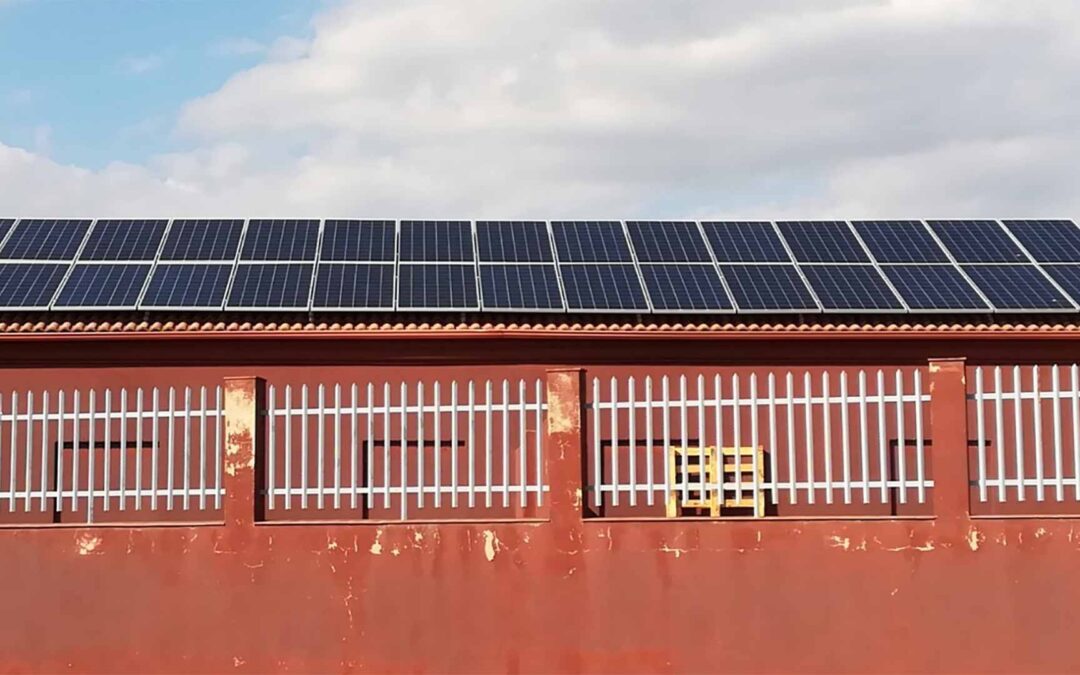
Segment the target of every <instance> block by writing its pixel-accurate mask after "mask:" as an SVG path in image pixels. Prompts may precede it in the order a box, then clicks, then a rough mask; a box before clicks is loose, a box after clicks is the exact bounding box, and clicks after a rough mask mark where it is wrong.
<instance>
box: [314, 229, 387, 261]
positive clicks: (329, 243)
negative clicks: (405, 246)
mask: <svg viewBox="0 0 1080 675" xmlns="http://www.w3.org/2000/svg"><path fill="white" fill-rule="evenodd" d="M396 236H397V235H396V232H395V228H394V221H392V220H328V221H326V222H325V223H324V224H323V238H322V253H321V254H320V260H331V261H346V262H376V261H384V262H393V261H394V240H395V238H396Z"/></svg>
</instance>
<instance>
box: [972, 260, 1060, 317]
mask: <svg viewBox="0 0 1080 675" xmlns="http://www.w3.org/2000/svg"><path fill="white" fill-rule="evenodd" d="M964 271H965V272H967V274H968V276H969V277H971V280H972V281H974V282H975V285H976V286H978V287H979V290H980V291H982V292H983V294H984V295H985V296H986V297H987V298H988V299H989V300H990V302H991V303H992V304H993V305H994V307H996V308H997V309H999V310H1010V309H1013V310H1054V309H1071V308H1072V304H1071V303H1069V301H1068V300H1067V299H1066V298H1065V296H1063V295H1062V294H1061V293H1059V292H1058V290H1057V289H1056V288H1054V286H1053V284H1051V283H1050V282H1049V281H1048V280H1047V279H1046V277H1044V276H1043V275H1042V274H1041V273H1040V272H1039V270H1038V268H1036V267H1035V266H1033V265H965V266H964Z"/></svg>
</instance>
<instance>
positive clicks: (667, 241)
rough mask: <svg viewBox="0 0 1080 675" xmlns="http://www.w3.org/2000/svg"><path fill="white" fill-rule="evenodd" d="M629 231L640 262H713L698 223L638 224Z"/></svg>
mask: <svg viewBox="0 0 1080 675" xmlns="http://www.w3.org/2000/svg"><path fill="white" fill-rule="evenodd" d="M626 229H627V230H628V231H629V232H630V241H631V242H632V243H633V245H634V253H635V254H637V259H638V262H642V263H663V262H700V263H708V262H712V258H711V257H710V256H709V251H708V249H706V248H705V241H704V240H703V239H702V238H701V231H700V230H698V226H697V223H687V222H671V221H655V220H637V221H630V222H628V223H626Z"/></svg>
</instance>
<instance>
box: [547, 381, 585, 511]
mask: <svg viewBox="0 0 1080 675" xmlns="http://www.w3.org/2000/svg"><path fill="white" fill-rule="evenodd" d="M584 388H585V371H584V370H583V369H581V368H549V369H548V370H547V404H548V415H547V439H546V443H545V448H544V457H545V462H544V472H545V476H544V478H545V482H546V483H547V485H549V486H550V490H551V493H550V499H548V500H547V501H546V502H545V503H546V505H547V509H546V511H547V513H548V516H549V518H550V519H551V521H552V524H554V525H559V526H564V527H570V528H574V527H575V526H576V528H577V530H578V531H579V532H580V526H581V520H582V513H583V508H584V499H585V496H584V482H585V480H584V478H585V467H584V463H583V459H584V456H585V452H584V445H585V443H584V440H585V436H584V428H583V424H582V411H583V405H582V401H583V400H584V397H583V392H584Z"/></svg>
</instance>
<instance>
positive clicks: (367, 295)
mask: <svg viewBox="0 0 1080 675" xmlns="http://www.w3.org/2000/svg"><path fill="white" fill-rule="evenodd" d="M312 307H313V308H315V309H337V308H340V309H393V308H394V266H393V265H392V264H385V263H380V264H360V265H353V264H334V263H323V264H321V265H319V270H318V272H317V273H316V278H315V296H314V300H313V302H312Z"/></svg>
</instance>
